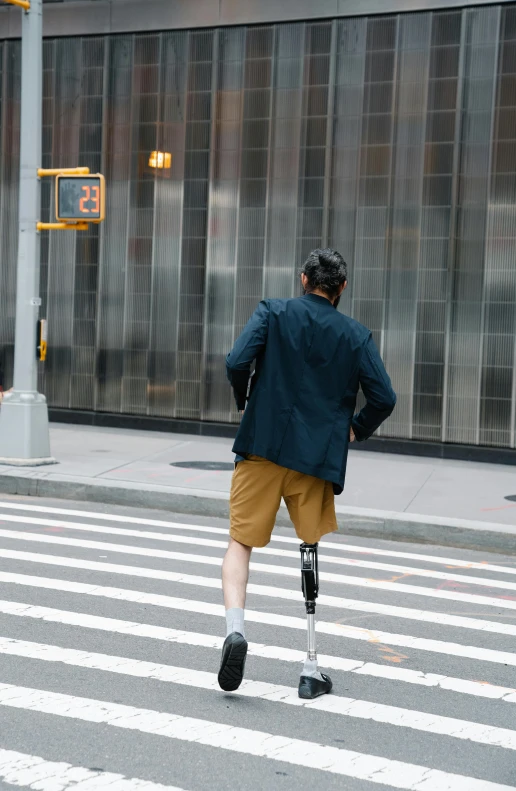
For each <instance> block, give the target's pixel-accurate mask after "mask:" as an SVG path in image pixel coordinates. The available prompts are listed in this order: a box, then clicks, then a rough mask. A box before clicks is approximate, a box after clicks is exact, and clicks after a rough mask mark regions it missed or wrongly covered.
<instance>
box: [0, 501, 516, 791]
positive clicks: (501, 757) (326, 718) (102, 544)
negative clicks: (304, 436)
mask: <svg viewBox="0 0 516 791" xmlns="http://www.w3.org/2000/svg"><path fill="white" fill-rule="evenodd" d="M226 540H227V524H226V523H225V522H224V521H223V520H216V519H208V518H200V517H199V518H195V517H186V516H174V515H173V514H164V513H162V512H156V511H147V512H145V511H138V510H136V509H128V508H126V509H124V508H115V507H113V508H109V510H106V509H105V508H104V509H103V508H102V507H101V506H92V505H85V504H82V503H69V502H66V503H65V502H51V501H46V500H34V499H22V498H8V497H3V498H2V499H1V500H0V789H11V788H13V787H21V788H33V789H39V790H40V791H64V789H74V791H103V790H104V789H106V790H107V791H139V789H142V791H143V790H144V789H145V791H158V789H164V788H166V789H172V788H176V789H182V790H184V791H208V789H209V791H227V790H228V789H231V790H233V789H235V791H243V790H244V789H245V790H246V791H248V790H249V791H270V790H271V789H274V791H276V789H280V791H304V789H310V791H316V790H317V791H321V790H322V791H325V790H326V789H339V791H342V790H343V789H344V790H345V791H372V790H373V789H380V790H381V789H392V788H403V789H413V790H414V791H416V790H417V791H502V789H508V788H516V728H515V725H514V723H515V722H516V673H515V669H516V641H515V637H516V562H515V559H514V557H513V558H505V557H503V556H500V555H495V554H487V553H486V554H480V553H475V552H471V551H466V550H459V549H450V548H446V549H444V548H441V547H434V546H423V545H419V544H400V543H393V542H385V541H383V542H382V541H379V540H367V539H358V538H346V537H344V536H337V537H335V538H332V539H330V540H328V541H327V542H326V543H323V544H322V545H321V551H320V567H321V577H322V579H321V586H322V591H321V593H322V595H321V598H320V603H319V605H318V608H317V617H318V633H319V634H318V643H319V652H320V663H321V667H322V668H323V669H324V670H325V671H326V672H328V673H329V674H330V675H331V676H332V678H333V681H334V693H333V694H332V695H328V696H325V697H324V698H320V699H319V700H317V701H314V702H310V703H307V704H303V705H301V703H300V701H299V699H298V697H297V683H298V676H299V672H300V669H301V662H302V659H303V657H304V652H305V616H304V607H303V602H302V596H301V593H300V574H299V570H298V569H299V550H298V542H297V540H296V539H295V537H294V534H293V532H292V531H290V530H288V529H280V530H278V531H277V532H276V533H275V540H273V542H272V543H271V545H270V547H269V548H268V550H267V551H261V552H256V553H255V554H254V556H253V568H252V573H251V587H250V591H249V597H248V602H247V611H246V628H247V638H248V640H249V641H250V652H249V656H248V660H247V668H246V681H245V682H244V684H243V685H242V687H241V688H240V690H239V691H238V692H237V693H235V694H224V693H222V692H221V691H220V690H219V688H218V685H217V679H216V674H217V671H218V664H219V657H220V647H221V645H222V638H223V635H224V628H225V622H224V617H223V616H224V610H223V607H222V603H221V591H220V582H219V578H220V563H221V559H222V556H223V554H224V546H225V544H226Z"/></svg>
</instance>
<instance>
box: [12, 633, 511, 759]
mask: <svg viewBox="0 0 516 791" xmlns="http://www.w3.org/2000/svg"><path fill="white" fill-rule="evenodd" d="M1 654H4V655H9V656H17V657H25V658H29V659H38V660H39V661H42V662H45V661H46V662H62V663H63V664H67V665H75V666H77V667H88V668H90V669H92V670H104V671H105V672H108V673H121V674H123V675H129V676H136V677H138V678H153V679H156V680H157V681H166V682H168V683H172V684H183V685H185V686H189V687H197V688H200V689H206V690H212V691H216V690H218V689H219V687H218V682H217V676H216V675H215V674H214V673H206V672H204V671H200V670H192V669H190V668H185V667H174V666H172V665H160V664H157V663H155V662H144V661H141V660H132V661H131V660H128V659H127V658H124V657H120V656H106V655H105V654H98V653H92V652H87V651H78V650H77V649H74V648H61V647H59V646H55V645H47V644H45V643H31V642H27V641H24V640H14V639H10V638H1V637H0V655H1ZM238 694H239V695H243V696H244V697H249V698H261V699H262V700H267V701H270V702H278V703H286V704H288V705H290V706H305V707H309V708H311V709H316V710H318V711H326V712H329V713H331V714H340V715H341V716H346V717H356V718H359V719H366V720H374V721H375V722H382V723H386V724H390V725H395V726H397V727H401V728H412V729H414V730H418V731H423V732H425V733H436V734H441V735H446V736H451V737H453V738H457V739H466V740H469V741H473V742H477V743H479V744H490V745H493V746H496V747H503V748H505V749H507V750H516V731H512V730H509V729H507V728H494V727H492V726H489V725H483V724H481V723H472V722H466V721H465V720H458V719H454V718H451V717H441V716H439V715H436V714H426V713H425V712H422V711H414V710H409V709H402V708H399V707H397V706H385V705H382V704H381V703H369V702H368V701H365V700H352V699H351V698H344V697H341V696H337V695H331V696H324V697H322V698H318V699H316V700H313V701H303V700H301V699H300V698H299V697H298V695H297V687H296V688H294V687H286V686H280V685H279V684H271V683H268V682H263V681H249V680H246V681H244V682H243V684H242V686H241V687H240V689H239V693H238Z"/></svg>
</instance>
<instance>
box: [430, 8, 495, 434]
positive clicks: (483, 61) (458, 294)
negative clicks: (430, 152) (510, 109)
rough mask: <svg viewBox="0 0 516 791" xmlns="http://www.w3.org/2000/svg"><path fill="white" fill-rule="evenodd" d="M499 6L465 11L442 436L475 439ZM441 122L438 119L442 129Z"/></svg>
mask: <svg viewBox="0 0 516 791" xmlns="http://www.w3.org/2000/svg"><path fill="white" fill-rule="evenodd" d="M499 16H500V9H499V7H493V8H489V9H487V8H486V9H475V10H470V11H468V12H466V55H465V69H464V94H463V113H464V119H463V125H462V157H461V167H460V199H459V220H458V231H457V235H458V240H457V248H456V256H457V257H456V263H455V282H454V294H453V305H452V326H451V333H450V355H449V366H450V369H449V373H448V376H449V380H448V381H449V386H448V435H447V437H446V439H447V440H448V441H454V442H471V443H478V441H479V428H480V427H479V394H480V388H481V375H482V374H481V361H482V357H483V343H484V335H483V333H484V318H485V307H484V297H483V293H484V288H485V268H486V250H485V242H486V232H487V229H488V201H489V194H490V180H491V172H490V171H491V150H492V123H493V112H494V106H495V95H496V74H497V53H498V29H499ZM444 124H445V120H444V119H443V121H442V126H444Z"/></svg>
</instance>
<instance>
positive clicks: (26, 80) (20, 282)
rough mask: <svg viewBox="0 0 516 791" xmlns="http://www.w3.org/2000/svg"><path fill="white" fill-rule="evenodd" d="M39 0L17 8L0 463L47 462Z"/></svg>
mask: <svg viewBox="0 0 516 791" xmlns="http://www.w3.org/2000/svg"><path fill="white" fill-rule="evenodd" d="M42 13H43V8H42V0H31V7H30V10H29V11H28V12H22V14H23V23H22V81H21V120H20V126H21V133H20V217H19V221H20V235H19V244H18V270H17V292H16V334H15V346H14V389H13V392H12V393H7V394H6V395H5V396H4V401H3V403H2V407H1V409H0V462H1V463H3V464H14V465H22V466H36V465H39V464H52V463H53V462H54V461H55V460H54V459H52V458H51V456H50V437H49V429H48V409H47V403H46V399H45V397H44V396H43V395H41V393H38V390H37V378H38V376H37V374H38V369H37V359H36V345H37V343H36V332H37V323H38V318H39V306H40V303H41V300H40V298H39V270H40V239H39V233H38V231H37V229H36V224H37V222H38V220H39V213H40V207H41V189H40V181H39V178H38V168H39V167H41V153H42V142H41V140H42V104H43V98H42V94H43V24H42Z"/></svg>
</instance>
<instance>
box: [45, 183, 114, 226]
mask: <svg viewBox="0 0 516 791" xmlns="http://www.w3.org/2000/svg"><path fill="white" fill-rule="evenodd" d="M105 217H106V182H105V179H104V176H102V175H101V174H100V173H95V174H93V175H68V174H60V175H58V176H56V220H57V222H59V223H78V222H87V223H90V222H92V223H100V222H103V221H104V219H105Z"/></svg>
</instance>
